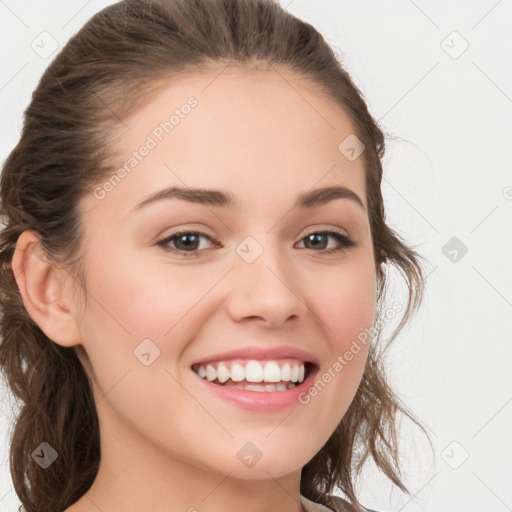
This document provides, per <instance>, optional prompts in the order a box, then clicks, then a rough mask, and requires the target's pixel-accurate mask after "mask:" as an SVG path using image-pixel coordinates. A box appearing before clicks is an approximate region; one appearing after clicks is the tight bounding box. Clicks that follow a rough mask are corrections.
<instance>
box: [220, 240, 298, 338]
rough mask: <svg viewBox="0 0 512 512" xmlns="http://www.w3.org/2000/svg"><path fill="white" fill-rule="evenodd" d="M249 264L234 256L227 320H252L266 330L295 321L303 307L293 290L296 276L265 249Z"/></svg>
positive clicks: (281, 258)
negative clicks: (262, 325)
mask: <svg viewBox="0 0 512 512" xmlns="http://www.w3.org/2000/svg"><path fill="white" fill-rule="evenodd" d="M240 254H243V253H242V252H240ZM249 261H250V260H246V259H244V257H241V256H239V254H236V255H235V263H234V268H233V270H232V271H231V272H230V273H229V276H230V282H229V291H228V293H229V298H228V305H227V309H228V313H229V315H230V316H231V318H232V319H233V320H235V321H237V322H241V321H249V319H252V321H259V322H261V323H263V324H264V325H265V326H266V327H268V328H278V327H280V326H282V325H283V324H285V322H287V321H292V320H293V319H295V321H297V320H298V319H299V318H300V317H301V316H302V315H303V314H304V312H305V310H306V309H307V307H306V303H305V301H304V299H303V298H302V297H301V294H300V291H299V290H298V289H297V288H298V286H297V276H296V275H294V271H293V267H292V266H290V265H289V264H287V262H286V261H285V257H284V255H283V254H282V253H281V254H279V253H278V250H277V249H272V250H271V249H270V248H268V247H265V248H264V249H263V252H262V253H261V254H260V255H259V256H258V257H257V258H256V259H255V260H254V261H252V262H251V263H249Z"/></svg>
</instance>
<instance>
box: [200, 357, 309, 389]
mask: <svg viewBox="0 0 512 512" xmlns="http://www.w3.org/2000/svg"><path fill="white" fill-rule="evenodd" d="M314 369H315V365H314V364H313V363H310V362H307V361H301V360H298V359H294V358H287V359H275V360H269V361H259V360H256V359H247V360H242V359H237V360H230V361H217V362H211V363H203V364H196V365H193V366H192V370H193V371H194V372H195V373H196V374H197V375H198V376H199V377H201V378H202V379H204V380H207V381H209V382H211V383H212V384H216V385H219V386H224V387H231V388H237V389H244V390H247V391H262V392H265V391H267V392H268V391H286V390H288V389H293V388H295V387H297V386H299V385H300V384H302V383H303V382H304V380H306V379H307V378H308V376H309V375H310V374H311V372H312V371H314Z"/></svg>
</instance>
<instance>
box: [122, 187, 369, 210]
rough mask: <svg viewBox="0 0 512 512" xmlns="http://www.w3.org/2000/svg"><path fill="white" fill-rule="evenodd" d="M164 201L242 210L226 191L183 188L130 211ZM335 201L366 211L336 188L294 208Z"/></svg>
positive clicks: (318, 192)
mask: <svg viewBox="0 0 512 512" xmlns="http://www.w3.org/2000/svg"><path fill="white" fill-rule="evenodd" d="M164 199H182V200H183V201H188V202H190V203H197V204H202V205H207V206H220V207H224V208H231V209H240V203H239V202H238V201H237V199H236V197H235V196H234V195H233V194H231V192H227V191H225V190H211V189H204V188H182V187H176V186H174V187H169V188H166V189H163V190H159V191H158V192H155V193H154V194H151V195H150V196H148V197H146V199H144V200H143V201H142V202H141V203H139V204H138V205H137V206H135V207H134V208H132V210H130V213H132V212H134V211H137V210H140V209H141V208H144V207H145V206H148V205H149V204H152V203H155V202H157V201H161V200H164ZM335 199H348V200H350V201H352V202H354V203H356V204H357V205H358V206H359V207H360V208H362V209H363V210H364V211H366V207H365V206H364V203H363V201H362V200H361V198H360V197H359V196H358V195H357V194H356V193H355V192H353V191H352V190H350V189H348V188H345V187H340V186H335V187H324V188H318V189H315V190H310V191H309V192H306V193H304V194H302V195H300V196H299V198H298V199H297V202H296V203H295V205H294V208H315V207H318V206H322V205H324V204H327V203H329V202H331V201H334V200H335Z"/></svg>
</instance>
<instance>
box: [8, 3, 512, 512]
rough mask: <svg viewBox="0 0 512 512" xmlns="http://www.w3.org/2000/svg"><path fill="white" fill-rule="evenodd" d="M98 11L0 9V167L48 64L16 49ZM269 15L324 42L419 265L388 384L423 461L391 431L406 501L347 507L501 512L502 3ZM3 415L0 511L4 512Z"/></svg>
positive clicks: (368, 489) (508, 72)
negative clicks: (343, 76)
mask: <svg viewBox="0 0 512 512" xmlns="http://www.w3.org/2000/svg"><path fill="white" fill-rule="evenodd" d="M110 3H112V2H109V1H106V0H102V1H100V0H90V1H89V2H86V1H83V0H80V1H77V0H73V1H69V0H68V1H64V0H59V1H52V2H51V5H50V2H37V1H35V0H30V1H28V0H27V1H18V2H15V1H14V0H4V1H2V2H0V43H1V44H0V52H1V54H0V58H1V69H2V73H1V75H0V103H1V108H2V117H1V118H2V123H1V126H0V130H1V134H0V157H1V159H2V161H3V160H4V159H5V157H6V156H7V155H8V153H9V151H10V150H11V149H12V148H13V147H14V145H15V144H16V142H17V140H18V137H19V130H20V128H21V123H22V114H23V111H24V109H25V108H26V107H27V105H28V103H29V101H30V97H31V94H32V91H33V89H34V88H35V86H36V85H37V81H38V80H39V77H40V76H41V74H42V72H43V71H44V69H45V68H46V66H47V65H48V64H49V62H50V60H51V58H52V57H50V58H49V59H47V60H45V59H43V58H41V57H40V56H39V55H38V54H37V53H36V52H35V51H34V50H33V49H32V48H31V44H32V41H34V40H36V42H37V40H38V39H37V38H38V37H39V35H40V34H41V32H43V31H47V32H48V33H50V34H51V35H52V37H53V38H54V39H55V40H56V41H57V42H58V44H59V45H60V47H62V46H63V45H64V44H65V43H66V42H67V40H68V39H69V37H70V36H71V35H72V34H74V33H75V32H76V31H77V30H79V29H80V28H81V27H82V25H83V24H84V23H85V21H86V20H87V19H89V18H90V17H91V16H92V15H93V14H95V13H96V12H97V11H99V10H100V9H101V8H103V7H104V6H106V5H108V4H110ZM281 3H282V5H283V6H285V7H287V8H288V10H289V11H290V12H292V13H293V14H295V15H296V16H298V17H300V18H302V19H304V20H305V21H307V22H309V23H311V24H312V25H314V26H315V27H316V28H317V29H318V30H319V31H320V32H321V33H322V34H323V35H324V37H325V38H326V40H327V41H328V42H329V43H330V44H331V45H332V46H333V47H334V48H335V50H336V52H337V53H338V54H339V55H340V56H341V57H342V58H343V60H344V63H345V65H346V67H347V69H348V70H349V72H350V73H351V74H352V76H353V78H354V80H355V82H356V84H357V85H358V86H359V87H360V88H361V90H362V91H363V93H364V95H365V97H366V99H367V101H368V104H369V107H370V110H371V112H372V114H373V115H374V117H375V118H376V119H377V120H379V122H380V123H381V126H382V127H383V129H384V130H385V131H386V132H387V133H390V134H392V135H394V136H395V137H398V138H399V139H397V140H394V141H391V140H390V141H389V142H388V146H387V154H386V157H385V179H384V183H383V192H384V196H385V202H386V208H387V219H388V222H389V224H390V225H391V226H392V227H393V228H394V229H396V230H398V232H399V233H401V234H402V235H403V236H404V237H405V239H406V240H407V241H408V242H409V243H411V244H412V245H414V246H415V247H416V248H417V250H418V251H419V252H420V253H421V254H423V255H424V256H425V257H426V258H427V260H428V261H429V265H428V268H427V273H428V278H427V281H426V284H427V292H426V297H425V301H424V304H423V307H422V309H421V311H420V312H419V314H418V315H417V316H416V317H414V319H413V322H412V324H411V325H410V327H409V328H408V329H407V330H405V331H403V333H402V334H401V335H400V337H399V338H398V339H397V340H396V342H395V346H394V348H393V349H392V351H391V353H390V359H389V373H390V377H391V380H392V383H393V384H394V386H395V389H396V390H397V391H398V393H399V395H400V397H401V399H402V400H403V401H404V402H405V403H406V404H407V405H408V406H409V407H410V408H411V409H412V411H413V412H415V413H416V415H417V416H418V417H419V418H420V419H422V420H423V422H424V423H425V424H426V426H427V428H428V430H429V432H430V436H431V439H432V442H433V444H434V448H435V450H434V453H433V455H432V456H431V455H429V452H428V450H427V446H426V443H425V441H424V438H422V437H421V436H419V435H418V434H415V433H414V430H413V429H412V427H410V425H409V424H408V423H406V424H405V425H404V426H405V429H404V441H405V443H406V453H405V459H406V463H407V464H406V466H407V470H408V471H407V474H406V477H407V482H408V484H409V488H410V490H411V491H412V492H413V494H414V496H413V497H408V496H406V495H404V494H402V493H401V492H400V491H398V490H396V489H395V490H392V486H390V485H389V484H388V483H387V481H386V479H385V478H382V477H381V476H380V475H379V474H378V472H376V471H374V470H373V469H372V467H371V466H369V467H368V469H367V470H366V471H365V472H364V473H363V477H362V479H361V482H360V486H359V492H360V499H361V501H362V502H363V503H364V504H365V505H366V506H368V507H374V508H376V509H378V510H382V511H384V510H386V511H404V512H419V511H437V512H456V511H464V512H482V511H484V510H485V511H486V512H502V511H503V512H504V511H506V510H512V486H511V485H510V483H511V481H512V462H511V460H512V457H511V455H512V441H511V436H510V433H511V432H512V430H511V426H512V378H511V372H510V359H511V356H512V348H511V345H512V343H511V337H510V326H511V321H510V319H511V318H512V272H511V270H510V266H511V263H512V229H511V227H512V222H511V219H512V166H511V162H512V158H511V156H510V147H511V145H512V138H511V136H512V129H511V126H512V37H511V20H512V1H511V0H500V1H496V0H480V1H471V2H454V1H451V2H446V1H442V0H438V1H429V2H427V1H425V0H417V1H415V2H414V1H412V0H393V1H387V2H379V1H377V0H373V1H369V0H365V1H358V2H355V1H353V2H349V1H346V0H315V1H313V0H281ZM454 31H455V32H457V34H453V32H454ZM443 41H444V42H443ZM466 44H468V45H469V46H468V48H467V50H466V51H464V53H461V51H462V50H463V49H464V47H465V45H466ZM460 53H461V54H460ZM450 54H451V55H450ZM459 54H460V55H459ZM455 57H456V58H455ZM452 237H457V238H458V239H459V240H460V241H461V242H462V243H463V244H464V245H465V246H466V247H467V249H468V252H467V254H465V255H464V256H463V257H462V258H460V253H459V259H458V261H456V262H454V261H451V260H450V259H449V258H448V257H447V256H445V254H443V252H442V248H443V247H444V246H445V244H446V243H447V242H448V241H449V240H450V239H451V238H452ZM397 294H399V291H397ZM3 395H4V397H5V396H6V392H5V391H4V392H3ZM7 403H8V402H7V399H6V398H5V399H4V405H3V410H2V412H3V414H0V421H1V422H2V424H1V429H0V437H1V439H2V442H1V444H0V509H1V510H2V511H3V510H5V511H15V510H17V507H18V500H17V498H16V496H15V494H14V492H13V490H12V484H11V480H10V475H9V472H8V452H7V449H8V422H9V421H10V420H9V417H10V414H9V411H8V409H7ZM465 457H467V460H464V459H465Z"/></svg>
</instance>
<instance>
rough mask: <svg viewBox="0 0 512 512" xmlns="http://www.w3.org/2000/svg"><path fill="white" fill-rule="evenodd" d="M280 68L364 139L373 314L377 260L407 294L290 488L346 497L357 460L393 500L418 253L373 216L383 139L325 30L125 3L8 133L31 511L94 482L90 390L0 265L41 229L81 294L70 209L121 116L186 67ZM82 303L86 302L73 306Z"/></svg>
mask: <svg viewBox="0 0 512 512" xmlns="http://www.w3.org/2000/svg"><path fill="white" fill-rule="evenodd" d="M229 64H234V65H242V66H245V67H246V68H247V69H249V68H251V67H255V66H261V65H263V66H266V69H269V70H271V69H276V68H274V66H276V67H277V68H281V69H287V70H290V71H292V72H294V73H296V74H297V75H298V76H302V77H305V78H307V79H311V80H312V81H313V82H314V83H316V84H317V85H318V86H319V87H320V88H321V90H322V91H323V92H324V93H325V94H327V95H328V96H329V97H330V98H331V99H333V100H334V101H335V102H336V104H337V105H339V106H340V107H341V108H342V109H343V110H344V112H346V114H347V115H348V116H349V118H350V120H351V123H352V126H353V127H354V130H355V133H356V135H357V137H358V138H359V139H360V140H361V141H362V142H363V144H364V145H365V151H364V153H363V154H362V156H361V158H363V159H364V164H365V176H366V190H367V204H368V213H369V218H370V225H371V233H372V240H373V246H374V253H375V265H376V270H377V284H378V287H377V290H378V293H377V312H376V318H377V319H378V320H379V319H381V318H382V314H383V308H384V304H385V297H386V274H387V267H388V266H389V267H394V268H396V269H398V270H399V271H400V273H401V275H402V276H403V278H404V280H405V282H406V283H407V287H408V292H409V293H408V302H407V306H406V308H405V313H404V315H403V317H402V319H401V321H400V323H399V325H398V327H397V329H396V330H395V331H394V333H393V335H392V337H391V338H390V339H389V340H388V341H387V343H386V344H384V343H383V342H382V340H380V337H381V336H380V331H379V333H378V335H377V336H376V337H375V339H374V340H372V343H371V345H370V349H369V353H368V359H367V364H366V367H365V370H364V374H363V377H362V381H361V383H360V386H359V388H358V391H357V393H356V395H355V398H354V400H353V402H352V403H351V405H350V407H349V409H348V410H347V412H346V414H345V416H344V417H343V419H342V421H341V422H340V424H339V426H338V427H337V428H336V430H335V431H334V433H333V434H332V435H331V437H330V438H329V440H328V441H327V442H326V444H325V445H324V446H323V448H322V449H321V450H320V452H319V453H318V454H316V455H315V457H313V459H311V460H310V461H309V462H308V463H307V464H306V466H304V468H303V470H302V477H301V485H300V490H301V493H302V494H303V495H304V496H305V497H306V498H309V499H311V500H313V501H316V502H319V503H323V504H325V505H328V504H329V497H328V494H329V493H330V492H331V491H333V490H334V489H335V488H336V487H338V488H340V489H341V490H342V491H343V492H344V493H345V495H346V496H347V498H348V499H350V501H351V502H352V503H353V505H354V510H356V507H360V506H361V504H360V503H359V501H358V500H357V498H356V495H355V489H354V482H355V478H356V477H357V476H359V474H360V472H361V469H362V466H363V464H364V463H365V461H366V460H367V459H368V458H369V457H371V458H373V460H374V462H375V464H376V465H377V467H378V468H379V469H380V470H381V471H383V472H384V474H385V475H387V477H389V478H390V479H391V480H392V481H393V483H394V484H396V485H397V486H398V487H399V488H400V489H402V490H403V491H404V492H408V490H407V488H406V487H405V485H404V484H403V482H402V479H401V474H400V463H399V453H398V439H397V438H398V429H399V427H398V423H397V421H398V416H399V414H403V415H406V416H408V417H409V418H410V419H412V420H413V421H414V422H415V423H416V424H417V425H418V426H419V427H420V428H421V429H422V430H423V432H424V433H425V434H426V435H427V437H428V434H427V433H426V431H425V429H424V428H423V427H422V425H421V424H420V422H419V421H418V420H417V419H415V417H414V415H413V414H412V413H411V412H409V411H408V410H407V409H406V408H405V406H403V405H402V404H401V402H400V400H399V399H398V398H397V396H396V395H395V394H394V393H393V391H392V390H391V389H390V387H389V385H388V383H387V379H386V375H385V371H384V368H383V364H382V363H383V355H384V352H385V350H386V349H387V347H388V346H389V344H390V343H391V341H392V340H393V339H394V338H395V337H396V335H397V334H398V332H399V331H400V330H401V329H402V328H403V326H404V325H405V324H406V322H408V320H409V319H410V317H411V315H412V314H413V312H414V311H415V310H416V309H417V308H418V306H419V305H420V303H421V300H422V296H423V287H424V274H423V270H422V265H421V264H420V259H421V256H420V255H419V254H418V253H416V252H415V250H413V249H412V248H411V247H409V246H408V245H407V244H406V243H405V242H404V241H403V240H402V239H401V238H400V236H399V235H398V234H397V233H395V232H394V231H393V230H392V229H391V228H390V227H389V226H388V225H387V224H386V222H385V211H384V205H383V199H382V194H381V189H380V186H381V180H382V163H381V160H382V157H383V155H384V148H385V142H384V134H383V132H382V131H381V129H380V128H379V127H378V125H377V123H376V121H375V120H374V119H373V118H372V116H371V115H370V113H369V112H368V109H367V106H366V103H365V101H364V98H363V95H362V93H361V92H360V91H359V90H358V88H357V87H356V86H355V84H354V83H353V82H352V80H351V78H350V76H349V74H348V73H347V71H345V69H344V68H343V66H342V63H341V60H340V58H339V57H337V56H336V55H335V53H334V52H333V50H332V49H331V48H330V46H329V45H328V44H327V43H326V42H325V40H324V39H323V37H322V36H321V34H319V32H317V30H316V29H315V28H314V27H313V26H311V25H310V24H308V23H305V22H304V21H302V20H299V19H297V18H296V17H294V16H293V15H291V14H290V13H288V12H286V11H285V10H284V9H283V8H282V7H281V6H280V5H279V4H278V3H277V1H275V0H125V1H121V2H118V3H116V4H114V5H111V6H109V7H107V8H105V9H103V10H102V11H100V12H99V13H97V14H96V15H95V16H93V17H92V18H91V19H90V20H89V21H88V22H87V23H86V24H85V25H84V26H83V28H82V29H81V30H80V31H79V32H78V33H77V34H76V35H74V36H73V37H72V38H71V39H70V41H69V42H68V43H67V44H66V45H65V47H64V48H63V49H62V50H61V51H60V53H59V54H58V55H57V57H56V58H55V59H54V60H53V61H52V62H51V64H50V65H49V67H48V68H47V69H46V71H45V73H44V74H43V76H42V78H41V80H40V82H39V84H38V86H37V88H36V89H35V91H34V93H33V95H32V100H31V102H30V104H29V106H28V107H27V109H26V111H25V113H24V124H23V129H22V133H21V137H20V140H19V142H18V144H17V145H16V147H15V148H14V149H13V150H12V152H11V153H10V154H9V156H8V158H7V159H6V161H5V163H4V166H3V171H2V175H1V182H0V194H1V195H0V200H1V205H0V216H1V221H2V223H3V225H4V227H3V229H2V231H1V233H0V312H1V315H2V316H1V323H0V336H1V341H0V368H1V370H2V373H3V375H4V376H5V378H6V381H7V383H8V385H9V387H10V389H11V390H12V393H13V394H14V396H15V397H16V398H17V399H19V401H20V403H21V404H22V405H21V407H20V410H19V413H18V414H17V418H16V420H15V423H14V428H13V431H12V437H11V441H10V457H9V463H10V471H11V477H12V481H13V483H14V489H15V492H16V494H17V496H18V497H19V499H20V501H21V503H22V504H23V506H24V508H25V510H26V511H27V512H55V511H59V512H61V511H63V510H65V509H66V508H68V507H69V506H70V505H71V504H73V503H74V502H76V501H77V500H78V499H79V498H80V497H81V496H83V495H84V494H85V493H86V492H87V490H88V489H89V488H90V486H91V485H92V483H93V481H94V479H95V477H96V474H97V471H98V468H99V463H100V438H99V425H98V416H97V412H96V408H95V402H94V397H93V394H92V390H91V385H90V381H89V379H88V376H87V374H86V372H85V371H84V368H83V367H82V364H81V363H80V360H79V358H78V356H77V353H76V347H72V348H66V347H62V346H59V345H57V344H56V343H54V342H52V340H50V339H49V338H48V337H47V336H46V335H45V334H44V333H43V332H42V330H41V329H40V328H39V327H38V325H37V324H36V323H35V322H34V321H33V320H32V318H31V317H30V315H29V314H28V313H27V311H26V309H25V307H24V304H23V301H22V298H21V295H20V291H19V288H18V286H17V283H16V280H15V276H14V275H13V271H12V268H11V260H12V256H13V253H14V250H15V246H16V242H17V239H18V237H19V236H20V234H21V233H23V232H24V231H25V230H33V231H34V232H36V233H37V235H38V237H39V239H40V242H41V246H42V248H43V250H44V252H45V254H46V256H47V257H48V259H49V260H50V261H51V262H52V264H54V265H65V266H67V267H68V268H69V270H70V273H71V275H72V276H73V277H75V279H76V280H77V282H78V283H80V284H81V285H82V290H85V282H84V272H83V270H84V269H83V268H82V267H81V261H82V260H81V257H80V256H81V254H82V252H83V251H84V250H85V248H83V247H82V246H81V241H82V239H83V226H82V223H81V215H80V213H81V212H80V211H79V207H78V205H79V201H80V199H81V198H82V197H83V196H84V195H85V194H89V193H90V192H91V190H93V188H94V186H95V185H97V184H98V183H101V181H102V180H104V178H105V177H106V176H109V175H110V174H111V172H112V168H113V162H114V161H115V159H114V156H115V155H113V154H112V150H111V147H112V145H111V144H109V140H110V139H109V137H110V133H114V132H115V130H116V128H118V127H119V125H120V123H121V122H122V119H123V118H124V117H125V116H129V115H130V114H131V113H133V112H135V111H136V110H137V109H139V108H141V106H143V105H144V104H145V102H147V101H148V100H149V99H150V98H151V96H152V95H153V93H154V92H158V91H159V90H163V88H165V87H169V80H171V79H179V77H180V76H185V75H186V74H187V72H190V71H197V70H199V71H204V70H207V68H211V69H214V68H215V69H221V68H222V67H223V66H225V65H226V66H227V65H229ZM81 298H83V299H84V300H85V299H86V295H84V296H83V297H81ZM43 441H46V442H48V443H49V444H50V445H51V446H52V447H54V448H55V449H56V450H57V452H58V454H59V457H58V459H57V461H56V462H55V463H53V464H52V465H51V466H50V467H48V468H47V469H45V470H42V469H41V468H40V466H39V465H38V464H36V463H35V462H34V460H32V458H31V457H30V455H31V453H32V452H33V451H34V449H35V448H36V447H37V446H38V445H39V444H40V443H41V442H43Z"/></svg>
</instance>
